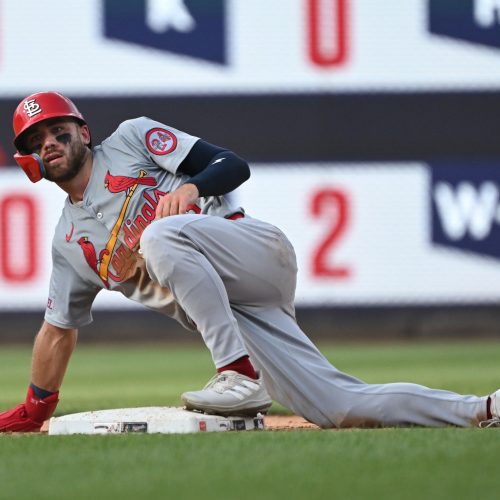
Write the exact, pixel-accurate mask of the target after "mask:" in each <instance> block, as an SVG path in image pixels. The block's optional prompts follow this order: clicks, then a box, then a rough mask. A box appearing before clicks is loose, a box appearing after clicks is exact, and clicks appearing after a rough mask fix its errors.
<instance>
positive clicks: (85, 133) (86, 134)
mask: <svg viewBox="0 0 500 500" xmlns="http://www.w3.org/2000/svg"><path fill="white" fill-rule="evenodd" d="M80 133H81V134H82V139H83V143H84V144H85V145H86V146H90V129H89V127H88V125H86V124H83V125H80Z"/></svg>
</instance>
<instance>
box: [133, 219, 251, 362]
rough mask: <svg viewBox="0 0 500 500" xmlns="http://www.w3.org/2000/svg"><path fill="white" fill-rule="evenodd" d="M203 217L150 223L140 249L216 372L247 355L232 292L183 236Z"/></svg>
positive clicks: (147, 264) (193, 244)
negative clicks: (195, 330)
mask: <svg viewBox="0 0 500 500" xmlns="http://www.w3.org/2000/svg"><path fill="white" fill-rule="evenodd" d="M205 218H208V217H206V216H201V215H180V216H174V217H166V218H164V219H161V220H159V221H156V222H155V223H154V224H151V225H150V226H149V227H148V228H147V229H146V230H145V231H144V233H143V235H142V237H141V250H142V253H143V256H144V258H145V260H146V266H147V269H148V273H149V275H150V276H151V278H152V279H153V280H154V281H156V282H158V283H159V284H160V285H162V286H164V287H167V288H169V289H170V290H171V291H172V293H173V295H174V297H175V300H176V301H177V303H178V304H180V306H181V307H182V308H183V309H184V311H185V312H186V314H187V315H188V316H189V317H190V318H191V319H192V320H193V321H194V323H195V324H196V326H197V328H198V331H199V332H200V333H201V334H202V336H203V340H204V341H205V344H206V345H207V347H208V348H209V350H210V352H211V354H212V358H213V361H214V364H215V366H216V368H220V367H223V366H225V365H226V364H228V363H230V362H231V361H234V360H235V359H238V358H240V357H241V356H244V355H246V354H248V353H247V350H246V347H245V345H244V342H243V340H242V338H241V334H240V331H239V327H238V324H237V322H236V319H235V318H234V316H233V313H232V311H231V307H230V304H229V300H228V296H227V292H226V289H225V286H224V283H223V282H222V280H221V278H220V276H219V274H218V273H217V271H216V270H215V269H214V267H213V266H212V265H211V264H210V262H209V261H208V260H207V258H206V256H205V254H204V251H203V249H202V248H200V247H198V246H197V245H196V244H195V243H194V242H193V241H191V240H190V239H189V238H187V237H186V236H185V235H184V234H183V233H182V228H183V227H185V226H186V225H189V223H190V222H194V221H200V220H201V219H205Z"/></svg>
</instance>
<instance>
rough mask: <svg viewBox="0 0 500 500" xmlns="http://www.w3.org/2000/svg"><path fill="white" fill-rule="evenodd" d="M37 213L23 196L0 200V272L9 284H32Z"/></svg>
mask: <svg viewBox="0 0 500 500" xmlns="http://www.w3.org/2000/svg"><path fill="white" fill-rule="evenodd" d="M37 228H38V210H37V209H36V201H35V200H34V199H33V198H32V197H30V196H28V195H26V194H10V195H8V196H6V197H4V198H1V199H0V271H1V276H0V277H1V279H2V280H5V281H7V282H10V283H25V282H29V281H31V280H33V278H34V277H35V275H36V273H37V270H38V254H37V248H38V245H37Z"/></svg>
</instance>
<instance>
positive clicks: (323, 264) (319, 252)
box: [310, 188, 352, 279]
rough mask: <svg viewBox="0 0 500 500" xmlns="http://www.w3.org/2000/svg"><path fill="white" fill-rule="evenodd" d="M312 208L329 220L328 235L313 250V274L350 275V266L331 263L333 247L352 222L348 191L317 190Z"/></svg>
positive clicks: (323, 275)
mask: <svg viewBox="0 0 500 500" xmlns="http://www.w3.org/2000/svg"><path fill="white" fill-rule="evenodd" d="M310 209H311V214H312V215H313V216H314V217H316V218H320V217H321V218H323V219H327V220H328V221H329V226H328V231H327V233H326V235H325V236H324V237H323V238H322V239H321V240H320V242H319V244H318V246H317V248H316V249H315V251H314V252H313V256H312V274H313V276H315V277H317V278H337V279H345V278H348V277H350V276H351V274H352V273H351V269H350V268H349V267H347V266H339V265H334V264H333V263H331V260H332V259H331V254H332V252H333V249H334V247H335V245H336V244H337V243H338V242H339V240H340V239H341V238H342V236H343V235H344V234H345V231H346V229H347V227H348V224H349V222H350V209H349V199H348V197H347V195H346V193H344V192H343V191H340V190H338V189H333V188H327V189H322V190H320V191H317V192H315V193H314V194H313V196H312V199H311V205H310ZM328 216H330V217H328Z"/></svg>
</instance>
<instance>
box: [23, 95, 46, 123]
mask: <svg viewBox="0 0 500 500" xmlns="http://www.w3.org/2000/svg"><path fill="white" fill-rule="evenodd" d="M23 107H24V111H26V114H27V115H28V116H29V117H30V118H33V117H34V116H35V115H37V114H38V113H41V112H42V108H41V107H40V105H39V104H38V103H37V102H36V101H35V99H30V100H29V101H26V102H25V103H24V106H23Z"/></svg>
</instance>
